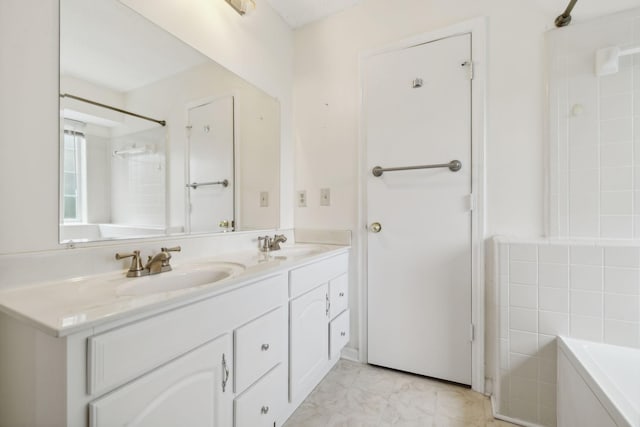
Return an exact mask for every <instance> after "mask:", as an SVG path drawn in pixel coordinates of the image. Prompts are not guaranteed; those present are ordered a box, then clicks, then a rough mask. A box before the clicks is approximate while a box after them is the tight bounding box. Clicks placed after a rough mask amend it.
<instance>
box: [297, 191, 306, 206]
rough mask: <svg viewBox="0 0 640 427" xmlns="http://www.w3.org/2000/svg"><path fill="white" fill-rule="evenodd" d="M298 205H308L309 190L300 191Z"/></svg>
mask: <svg viewBox="0 0 640 427" xmlns="http://www.w3.org/2000/svg"><path fill="white" fill-rule="evenodd" d="M298 207H299V208H306V207H307V190H302V191H298Z"/></svg>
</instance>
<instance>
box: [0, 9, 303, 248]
mask: <svg viewBox="0 0 640 427" xmlns="http://www.w3.org/2000/svg"><path fill="white" fill-rule="evenodd" d="M126 3H127V4H130V5H131V6H135V7H136V8H137V9H138V10H140V11H142V12H144V13H143V14H145V15H148V16H149V17H151V18H152V19H153V20H154V21H156V22H157V23H159V24H160V25H161V26H163V27H165V28H167V29H168V30H169V31H171V32H173V33H174V34H176V35H178V36H179V37H181V38H183V39H184V40H185V41H187V42H188V43H190V44H192V45H194V46H195V47H197V48H199V49H200V50H201V51H203V52H204V53H205V54H207V55H208V56H210V57H212V58H213V59H215V60H216V61H218V62H219V63H221V64H222V65H223V66H226V67H228V68H229V69H231V70H232V71H234V72H236V73H237V74H239V75H241V76H243V77H244V78H246V79H247V80H249V81H251V82H253V83H255V84H256V85H257V86H258V87H260V88H262V89H264V90H266V91H267V92H268V93H270V94H271V95H273V96H275V97H277V98H279V99H280V101H281V105H282V108H283V110H282V126H283V127H282V133H283V155H282V164H283V165H284V168H283V172H282V175H281V176H282V183H283V185H282V187H283V195H286V194H287V192H288V193H289V194H291V193H292V190H291V188H292V184H291V182H292V178H291V177H292V172H291V170H292V165H291V164H292V156H291V155H290V154H287V153H291V152H292V149H291V131H290V129H291V119H290V118H291V89H290V87H291V83H290V82H291V64H292V55H293V47H292V33H291V30H290V29H289V28H288V27H287V26H286V24H285V23H284V22H283V21H282V20H281V19H280V17H279V16H277V15H276V14H275V13H274V12H273V11H272V10H271V9H270V8H269V7H268V6H267V5H266V4H261V5H260V7H259V8H258V9H257V10H256V13H255V14H252V15H250V16H248V17H246V18H243V17H240V16H239V15H238V14H237V13H235V12H234V11H233V10H232V9H231V8H230V7H229V6H228V5H227V4H226V3H225V2H222V1H209V0H189V1H185V0H180V1H178V0H164V1H143V0H131V1H127V2H126ZM0 64H1V66H0V93H1V94H2V96H0V180H1V182H3V183H4V184H3V185H2V186H0V201H1V202H0V203H1V206H2V211H1V212H2V213H1V214H0V254H11V253H14V254H15V253H19V252H28V251H42V250H50V249H58V248H59V246H58V117H59V114H58V4H57V2H56V1H51V2H48V1H47V2H42V1H40V0H4V1H2V2H0ZM17 183H19V185H15V184H17ZM287 201H289V202H291V201H292V198H291V197H286V196H283V197H282V204H283V206H282V210H281V212H282V219H281V226H282V227H288V226H291V225H292V223H293V221H292V210H291V205H290V204H289V205H287Z"/></svg>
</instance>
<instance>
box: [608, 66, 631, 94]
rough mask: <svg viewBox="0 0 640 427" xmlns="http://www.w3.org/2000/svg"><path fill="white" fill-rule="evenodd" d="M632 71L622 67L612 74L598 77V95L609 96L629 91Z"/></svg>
mask: <svg viewBox="0 0 640 427" xmlns="http://www.w3.org/2000/svg"><path fill="white" fill-rule="evenodd" d="M632 77H633V72H632V69H631V68H622V67H621V69H620V71H618V72H617V73H614V74H609V75H607V76H602V77H600V96H601V97H604V96H610V95H616V94H620V93H625V92H629V91H631V88H632Z"/></svg>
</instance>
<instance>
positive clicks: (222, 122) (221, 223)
mask: <svg viewBox="0 0 640 427" xmlns="http://www.w3.org/2000/svg"><path fill="white" fill-rule="evenodd" d="M188 128H189V182H188V186H187V188H188V192H189V197H188V201H189V227H190V231H191V232H193V233H202V232H216V231H230V230H231V229H232V228H233V224H232V222H233V220H234V215H233V213H234V197H233V193H234V191H233V188H234V174H233V164H234V158H233V153H234V151H233V139H234V135H233V97H232V96H228V97H224V98H219V99H216V100H215V101H212V102H209V103H207V104H204V105H200V106H197V107H194V108H191V109H189V124H188ZM225 181H226V185H225ZM225 221H226V222H225Z"/></svg>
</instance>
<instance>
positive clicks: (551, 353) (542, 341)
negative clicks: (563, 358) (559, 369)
mask: <svg viewBox="0 0 640 427" xmlns="http://www.w3.org/2000/svg"><path fill="white" fill-rule="evenodd" d="M557 354H558V345H557V338H556V336H555V335H544V334H538V357H539V358H540V359H551V360H556V357H557Z"/></svg>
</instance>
